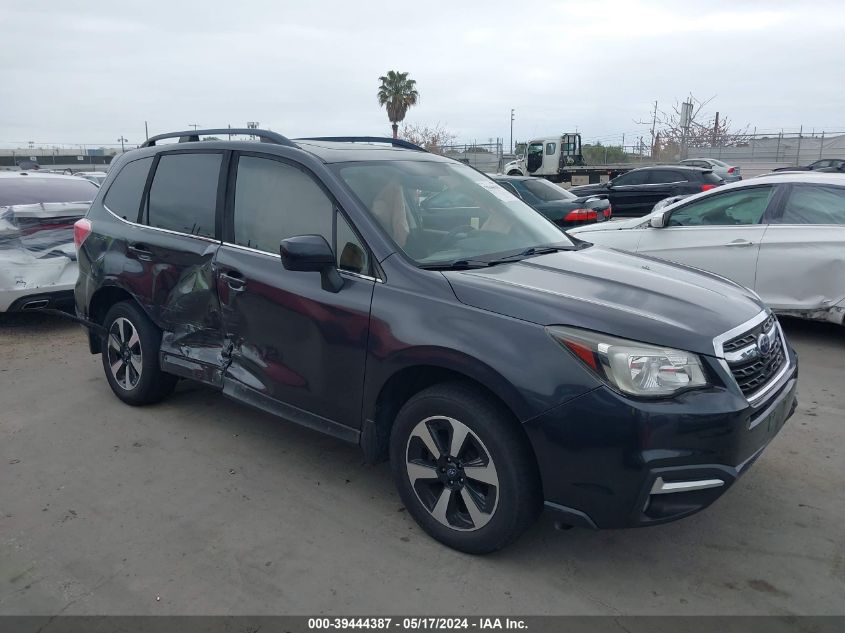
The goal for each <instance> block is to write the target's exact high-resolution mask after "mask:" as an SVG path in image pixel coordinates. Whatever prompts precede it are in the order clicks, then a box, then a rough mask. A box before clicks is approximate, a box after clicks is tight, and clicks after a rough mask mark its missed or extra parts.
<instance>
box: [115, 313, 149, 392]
mask: <svg viewBox="0 0 845 633" xmlns="http://www.w3.org/2000/svg"><path fill="white" fill-rule="evenodd" d="M108 360H109V367H110V368H111V373H112V376H113V377H114V380H115V382H116V383H117V384H118V385H120V387H121V388H122V389H125V390H126V391H131V390H132V389H134V388H135V387H136V386H137V384H138V381H139V380H141V372H142V371H143V363H142V362H141V361H142V353H141V338H140V336H138V330H136V329H135V326H134V325H132V323H131V321H129V319H126V318H125V317H118V318H116V319H115V320H114V322H112V325H111V328H109V335H108Z"/></svg>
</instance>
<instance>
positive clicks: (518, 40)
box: [0, 0, 845, 146]
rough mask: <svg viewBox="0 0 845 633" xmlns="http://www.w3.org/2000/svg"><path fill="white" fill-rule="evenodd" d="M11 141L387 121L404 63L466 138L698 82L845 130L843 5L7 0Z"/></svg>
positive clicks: (601, 131)
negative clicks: (393, 73)
mask: <svg viewBox="0 0 845 633" xmlns="http://www.w3.org/2000/svg"><path fill="white" fill-rule="evenodd" d="M0 25H2V33H3V39H2V60H3V61H2V62H0V97H2V99H0V145H3V146H8V145H10V144H13V143H16V142H26V141H29V140H33V141H35V142H36V143H45V144H55V143H87V144H94V145H100V144H114V143H115V142H116V139H117V138H118V137H119V136H121V135H124V136H125V137H126V138H127V139H129V141H130V142H131V143H133V144H134V143H139V142H141V141H143V139H144V121H145V120H146V121H148V122H149V129H150V134H153V133H160V132H165V131H172V130H177V129H185V128H187V127H188V126H189V125H190V124H193V123H196V124H199V125H200V126H201V127H218V126H222V127H225V126H226V125H227V124H232V125H233V126H243V125H244V124H245V123H246V121H259V122H260V123H261V125H262V127H270V128H272V129H274V130H276V131H279V132H281V133H283V134H286V135H288V136H298V135H331V134H379V135H388V134H389V133H390V126H389V123H388V120H387V115H386V113H385V111H384V110H383V109H380V108H379V107H378V104H377V102H376V90H377V87H378V77H379V75H382V74H384V73H385V72H386V71H387V70H390V69H394V70H401V71H409V72H410V73H411V76H412V77H413V78H415V79H416V80H417V84H418V89H419V92H420V97H421V98H420V103H419V105H418V106H417V107H415V108H412V109H411V110H410V112H409V114H408V117H407V119H406V120H407V121H408V122H411V123H421V124H433V123H440V124H442V125H444V126H446V127H447V128H448V129H449V130H451V131H452V132H453V133H455V134H457V135H458V137H459V138H460V139H461V140H469V141H471V140H473V139H478V140H479V142H481V141H482V140H484V141H486V139H488V138H489V137H496V136H500V137H505V139H506V142H507V137H508V135H509V116H510V108H512V107H513V108H515V109H516V122H515V125H514V136H515V138H516V139H526V138H528V137H530V136H534V135H543V134H547V133H560V132H564V131H570V130H574V129H576V128H577V129H578V131H580V132H581V133H582V134H583V136H584V139H585V141H592V140H596V139H600V140H604V141H605V142H618V141H619V140H620V137H621V135H622V134H623V133H625V134H626V135H627V136H626V144H630V142H631V139H632V137H633V136H634V135H639V134H646V133H647V127H646V126H642V125H637V124H636V123H635V122H634V121H635V120H638V119H646V118H649V117H650V113H651V108H652V102H653V101H654V100H655V99H657V100H658V102H659V104H660V106H661V108H664V107H665V108H670V107H671V105H672V103H673V102H674V101H675V100H676V99H678V98H683V97H684V96H685V95H687V94H689V93H690V92H691V93H693V94H694V95H696V96H698V97H702V98H703V97H710V96H713V95H716V99H715V100H714V101H713V102H712V104H711V105H710V106H709V108H708V109H709V110H710V111H712V112H715V111H716V110H719V111H720V112H721V113H722V114H723V115H724V114H727V115H729V117H730V118H731V119H732V120H733V121H734V122H735V123H737V124H742V125H743V126H744V125H745V124H748V125H750V126H751V127H753V126H757V127H758V129H765V130H774V129H779V128H781V127H785V128H791V129H795V130H796V131H797V129H798V126H799V125H801V124H804V126H805V129H806V128H815V129H816V130H821V129H827V130H833V129H836V130H838V131H843V130H845V82H844V81H843V78H844V77H843V76H844V75H845V63H843V60H845V54H843V52H842V51H843V46H842V44H843V42H842V40H843V36H845V3H843V2H837V1H831V2H825V1H813V2H810V1H807V0H805V1H804V2H797V1H787V2H779V1H769V2H743V1H741V0H732V1H729V2H720V1H716V0H706V1H700V2H658V1H653V2H637V1H634V0H622V1H618V2H617V1H608V2H600V1H587V0H577V1H575V2H557V3H556V2H551V1H549V0H547V1H544V2H530V1H526V0H520V1H518V2H514V1H513V0H508V1H507V2H497V1H491V0H487V1H483V2H481V1H479V2H470V1H463V2H458V1H455V0H452V1H449V2H439V1H433V0H416V1H406V2H396V1H395V0H393V1H391V2H382V1H380V0H379V1H374V0H366V1H365V2H341V1H336V2H320V1H317V0H312V1H310V2H303V1H302V0H297V1H288V0H277V1H267V2H259V1H250V0H225V1H222V0H203V1H202V2H193V3H189V2H181V1H179V0H168V1H166V2H164V1H159V0H142V1H132V0H123V1H120V2H114V1H109V0H100V1H84V2H74V1H69V0H61V1H47V0H41V1H39V2H29V3H27V2H17V1H11V0H4V1H3V2H2V3H0Z"/></svg>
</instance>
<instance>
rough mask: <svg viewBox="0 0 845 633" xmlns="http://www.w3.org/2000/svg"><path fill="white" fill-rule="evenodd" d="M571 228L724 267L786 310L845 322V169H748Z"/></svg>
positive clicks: (611, 243) (585, 235)
mask: <svg viewBox="0 0 845 633" xmlns="http://www.w3.org/2000/svg"><path fill="white" fill-rule="evenodd" d="M567 233H569V234H571V235H574V236H575V237H577V238H579V239H582V240H585V241H587V242H592V243H595V244H600V245H602V246H608V247H612V248H617V249H621V250H626V251H631V252H634V253H637V254H640V255H650V256H652V257H659V258H661V259H668V260H670V261H675V262H680V263H682V264H687V265H689V266H694V267H696V268H701V269H703V270H708V271H710V272H714V273H716V274H718V275H722V276H723V277H727V278H728V279H731V280H733V281H735V282H737V283H739V284H742V285H743V286H746V287H748V288H751V289H753V290H754V291H755V292H756V293H757V294H758V295H760V297H761V298H762V299H763V301H765V302H766V303H767V304H768V305H769V306H770V307H771V308H772V309H773V310H774V311H775V312H778V313H780V314H786V315H791V316H798V317H803V318H805V319H815V320H822V321H832V322H834V323H839V324H845V174H825V173H818V172H798V173H794V174H789V173H778V174H772V175H769V176H761V177H759V178H749V179H748V180H744V181H742V182H735V183H731V184H728V185H723V186H722V187H717V188H715V189H711V190H710V191H705V192H703V193H699V194H695V195H692V196H689V197H686V198H684V199H682V200H680V201H678V202H675V203H674V204H670V205H668V206H665V207H663V208H662V209H659V210H657V211H653V212H652V213H650V214H649V215H647V216H645V217H642V218H632V219H630V220H621V221H618V222H614V221H611V222H602V223H600V224H590V225H587V226H582V227H577V228H574V229H568V230H567ZM717 300H718V299H717V298H714V301H717Z"/></svg>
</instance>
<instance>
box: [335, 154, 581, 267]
mask: <svg viewBox="0 0 845 633" xmlns="http://www.w3.org/2000/svg"><path fill="white" fill-rule="evenodd" d="M335 169H336V170H337V171H338V173H339V175H340V177H341V178H342V179H343V181H344V182H345V183H346V184H347V185H348V186H349V188H350V189H351V190H352V191H353V193H354V194H355V195H356V196H357V197H358V199H359V200H360V201H361V202H362V203H363V205H364V206H365V207H366V208H367V209H368V210H369V211H370V213H371V214H372V215H373V216H374V217H375V218H376V219H377V220H378V221H379V223H380V224H381V225H382V226H383V227H384V229H385V230H386V231H387V233H388V235H390V237H391V238H392V239H393V241H394V242H395V243H396V245H397V246H399V248H401V249H402V251H403V252H404V253H405V254H406V255H408V257H410V258H411V259H413V260H414V261H415V262H416V263H417V264H418V265H421V266H431V265H448V264H449V263H454V262H458V261H466V260H474V259H478V258H484V257H493V256H497V255H505V254H516V253H520V252H523V251H526V250H527V249H531V248H536V247H539V246H550V245H555V246H560V247H564V248H565V247H571V246H572V245H573V243H572V241H571V240H569V238H567V236H566V235H565V234H564V233H563V232H562V231H561V230H560V229H559V228H557V227H556V226H555V225H554V224H552V223H551V222H549V221H548V220H547V219H546V218H544V217H543V216H542V215H540V214H539V213H537V212H536V211H534V210H533V209H532V208H531V207H529V206H527V205H526V204H525V203H524V202H522V201H521V200H520V199H519V198H517V197H516V196H514V195H513V194H512V193H510V192H509V191H507V190H506V189H505V188H503V187H501V186H499V185H498V184H496V183H495V182H493V181H492V180H491V179H490V178H488V177H487V176H485V175H484V174H481V173H479V172H477V171H475V170H474V169H472V168H471V167H467V166H466V165H462V164H460V163H456V162H435V161H421V160H401V161H389V162H388V161H372V162H356V163H340V164H339V165H337V166H336V167H335ZM426 201H429V204H428V205H427V204H426ZM432 201H436V205H435V204H432Z"/></svg>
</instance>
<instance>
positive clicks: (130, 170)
mask: <svg viewBox="0 0 845 633" xmlns="http://www.w3.org/2000/svg"><path fill="white" fill-rule="evenodd" d="M152 164H153V158H152V156H150V157H149V158H142V159H140V160H133V161H132V162H131V163H127V164H126V165H124V166H123V169H121V170H120V173H119V174H118V175H117V178H115V179H114V182H113V183H112V184H111V186H110V187H109V190H108V191H107V192H106V197H105V198H104V199H103V204H104V205H106V207H108V209H109V211H111V212H112V213H114V214H115V215H118V216H120V217H121V218H123V219H124V220H131V221H132V222H136V221H137V220H138V213H139V212H140V210H141V197H142V196H143V195H144V185H146V184H147V174H148V173H149V171H150V166H151V165H152Z"/></svg>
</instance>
